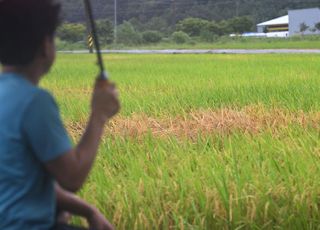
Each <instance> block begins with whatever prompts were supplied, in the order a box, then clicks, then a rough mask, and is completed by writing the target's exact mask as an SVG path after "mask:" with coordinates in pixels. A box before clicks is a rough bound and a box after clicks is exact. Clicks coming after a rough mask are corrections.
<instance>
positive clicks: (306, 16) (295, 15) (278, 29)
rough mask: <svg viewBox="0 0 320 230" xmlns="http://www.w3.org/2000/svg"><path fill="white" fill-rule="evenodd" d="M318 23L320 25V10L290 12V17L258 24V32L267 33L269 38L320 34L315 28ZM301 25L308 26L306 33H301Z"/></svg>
mask: <svg viewBox="0 0 320 230" xmlns="http://www.w3.org/2000/svg"><path fill="white" fill-rule="evenodd" d="M317 23H320V9H319V8H311V9H301V10H289V12H288V15H285V16H282V17H279V18H275V19H272V20H270V21H266V22H262V23H259V24H257V31H258V33H266V34H267V36H268V37H286V36H288V35H289V36H294V35H299V34H302V33H303V34H320V31H319V30H317V29H316V28H315V25H316V24H317ZM301 25H305V26H306V27H305V28H306V30H305V31H301ZM274 35H276V36H274Z"/></svg>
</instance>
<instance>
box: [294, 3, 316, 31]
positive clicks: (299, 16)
mask: <svg viewBox="0 0 320 230" xmlns="http://www.w3.org/2000/svg"><path fill="white" fill-rule="evenodd" d="M317 23H320V9H319V8H311V9H303V10H289V35H290V36H293V35H297V34H302V33H303V34H320V31H319V30H317V29H316V28H315V24H317ZM302 24H305V25H306V26H307V29H306V31H304V32H303V31H301V25H302Z"/></svg>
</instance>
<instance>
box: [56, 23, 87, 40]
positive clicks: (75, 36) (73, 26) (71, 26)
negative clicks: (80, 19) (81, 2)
mask: <svg viewBox="0 0 320 230" xmlns="http://www.w3.org/2000/svg"><path fill="white" fill-rule="evenodd" d="M57 36H58V37H59V38H60V39H61V40H64V41H68V42H79V41H84V40H85V37H86V27H85V26H84V25H83V24H79V23H64V24H62V25H61V26H60V27H59V28H58V30H57Z"/></svg>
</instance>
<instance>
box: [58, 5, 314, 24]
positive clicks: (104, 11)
mask: <svg viewBox="0 0 320 230" xmlns="http://www.w3.org/2000/svg"><path fill="white" fill-rule="evenodd" d="M91 1H92V5H93V8H94V11H95V15H96V17H97V18H108V19H110V20H113V13H114V1H115V0H91ZM116 1H117V4H118V20H119V23H122V22H123V21H124V20H130V19H133V18H136V19H137V20H138V21H139V22H141V23H146V22H148V21H149V20H151V19H152V18H159V17H160V18H161V19H163V20H165V21H166V23H167V24H169V25H173V24H175V22H177V21H179V20H181V19H184V18H187V17H197V18H203V19H208V20H215V21H220V20H223V19H228V18H232V17H235V16H251V17H252V19H253V21H254V22H260V21H263V20H267V19H270V18H273V17H277V16H282V15H285V14H286V13H287V10H288V9H299V8H309V7H320V0H116ZM61 2H63V18H64V19H65V20H66V21H69V22H80V21H83V20H84V10H83V4H82V2H83V1H82V0H63V1H61Z"/></svg>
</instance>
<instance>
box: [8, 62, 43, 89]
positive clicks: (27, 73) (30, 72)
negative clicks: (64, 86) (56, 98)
mask: <svg viewBox="0 0 320 230" xmlns="http://www.w3.org/2000/svg"><path fill="white" fill-rule="evenodd" d="M2 72H3V73H16V74H19V75H22V76H24V77H25V78H26V79H27V80H28V81H30V82H31V83H32V84H33V85H38V84H39V80H40V78H41V74H39V71H37V70H36V69H35V68H32V67H31V66H23V67H21V66H3V67H2Z"/></svg>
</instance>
